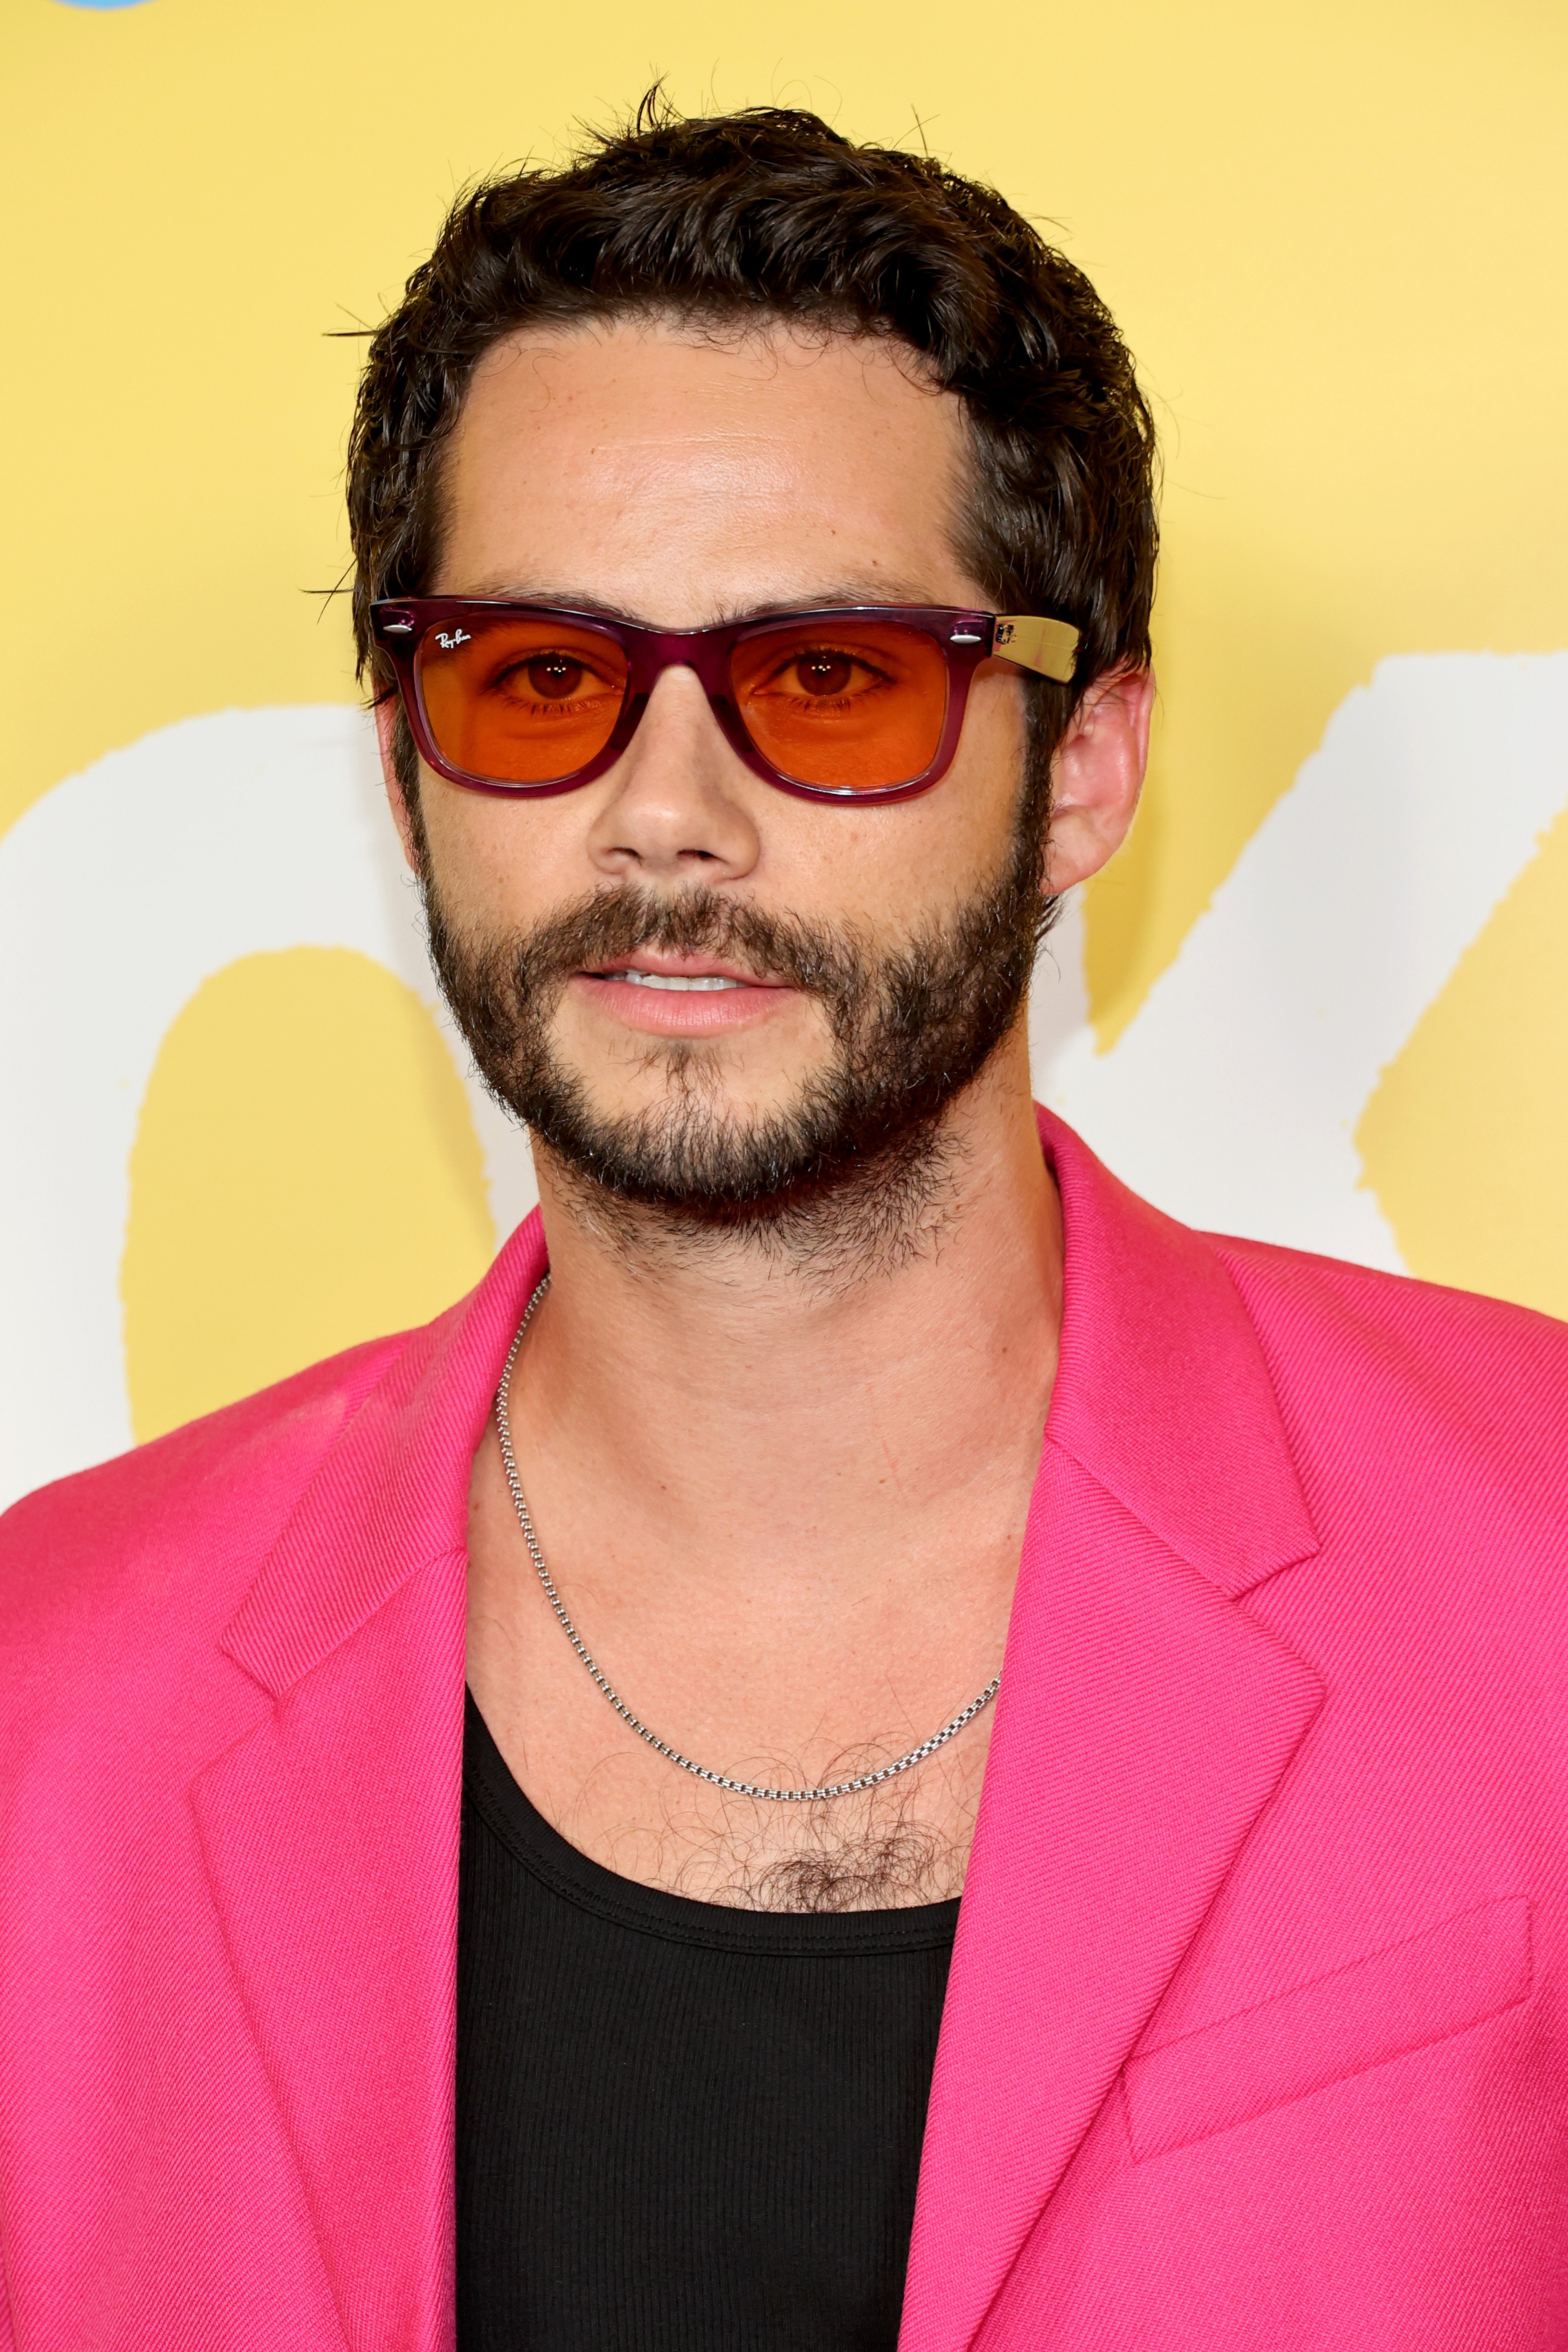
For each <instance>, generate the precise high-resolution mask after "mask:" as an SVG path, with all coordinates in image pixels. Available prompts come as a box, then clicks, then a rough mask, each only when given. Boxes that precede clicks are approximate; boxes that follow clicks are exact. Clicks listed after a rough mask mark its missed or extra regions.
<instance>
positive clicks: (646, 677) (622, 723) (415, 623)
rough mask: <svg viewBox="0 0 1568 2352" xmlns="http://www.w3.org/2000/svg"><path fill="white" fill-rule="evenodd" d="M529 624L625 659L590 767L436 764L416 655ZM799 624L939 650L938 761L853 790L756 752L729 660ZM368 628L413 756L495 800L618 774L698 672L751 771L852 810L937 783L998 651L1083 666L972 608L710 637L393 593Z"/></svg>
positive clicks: (924, 607) (592, 616) (1046, 673)
mask: <svg viewBox="0 0 1568 2352" xmlns="http://www.w3.org/2000/svg"><path fill="white" fill-rule="evenodd" d="M503 613H504V614H516V615H518V616H520V617H521V618H524V619H536V620H553V621H569V622H570V623H571V624H572V626H573V627H574V629H585V630H591V631H593V632H595V634H596V635H600V636H605V637H608V638H610V639H611V640H612V641H613V642H614V643H615V644H616V645H617V646H620V648H621V650H622V652H623V653H624V654H625V656H626V664H627V677H626V698H625V699H624V701H623V702H622V705H621V709H620V714H619V716H618V717H617V719H616V724H615V727H614V729H613V730H611V734H610V738H609V740H608V741H607V742H606V744H605V748H604V750H603V751H600V752H599V753H598V754H597V755H596V756H595V758H594V759H592V760H590V761H587V762H586V764H585V765H584V766H583V767H581V768H576V769H574V770H573V772H571V774H570V775H566V776H555V777H552V778H551V779H550V780H549V781H548V782H545V783H542V784H515V783H506V782H500V781H499V780H498V779H497V778H495V777H493V776H476V775H470V774H469V773H468V771H467V770H466V769H463V768H455V767H454V766H453V765H452V763H451V762H450V761H448V760H446V759H443V757H442V755H441V753H440V751H439V750H438V749H437V744H436V741H435V739H434V737H433V735H432V733H431V731H430V726H429V721H428V719H426V712H425V702H424V696H423V693H422V691H421V688H420V683H419V654H420V650H421V648H422V647H423V646H424V643H425V640H426V637H427V636H428V635H430V633H431V632H432V631H433V630H438V629H444V628H461V626H462V625H463V624H464V622H465V621H469V620H476V619H478V620H485V619H489V618H490V617H491V616H492V615H494V614H503ZM803 621H820V622H823V623H824V624H826V625H832V624H834V623H837V624H840V625H842V624H844V623H847V622H851V621H897V622H900V623H901V624H902V625H904V626H905V627H906V628H912V629H918V630H920V631H921V634H922V635H925V636H929V637H933V638H934V639H935V640H936V641H937V643H938V644H939V645H940V646H941V647H942V652H943V654H944V656H946V662H947V714H946V717H945V719H944V720H943V722H942V738H941V740H940V742H939V743H938V745H937V748H936V754H935V757H934V758H933V759H932V760H931V764H930V765H929V767H927V768H924V769H922V771H921V773H920V774H919V775H918V776H911V777H910V778H909V779H908V780H907V781H906V782H903V783H899V784H879V785H875V786H873V787H872V788H871V789H870V790H869V791H866V792H858V791H857V790H856V789H855V787H854V786H853V785H837V784H807V783H803V782H801V781H800V779H799V778H798V777H796V776H791V775H787V774H786V773H785V772H784V770H783V769H782V768H776V767H774V765H773V761H771V760H770V759H768V758H767V757H766V755H765V754H764V753H763V752H762V751H759V750H758V749H757V746H756V745H755V744H754V743H753V742H752V739H751V736H750V735H749V734H748V733H747V731H746V728H745V724H744V722H743V720H742V718H741V715H740V712H739V711H738V710H737V709H736V708H735V704H734V701H733V699H732V698H731V687H730V660H731V655H732V654H733V652H734V649H735V647H736V646H738V645H741V644H742V643H743V642H744V641H745V640H746V639H747V638H749V637H756V636H762V635H766V634H767V633H768V632H769V631H770V630H773V629H777V628H780V627H782V626H784V625H799V624H800V623H801V622H803ZM370 625H371V631H372V634H373V635H374V639H375V642H376V645H377V646H379V647H380V649H381V650H382V652H383V653H384V655H385V656H386V657H387V659H388V660H389V661H390V662H391V664H392V667H393V670H394V672H395V676H396V679H397V688H398V692H399V694H400V696H401V698H402V701H403V709H404V712H405V716H406V718H407V720H408V724H409V728H410V730H412V732H413V736H414V740H415V743H416V747H417V749H418V752H419V756H420V758H421V759H422V760H423V761H425V763H426V766H427V767H429V768H433V769H434V770H435V772H436V773H437V775H438V776H443V777H445V779H446V781H447V783H449V784H459V785H461V786H462V788H463V790H464V791H465V792H474V793H494V794H496V795H497V796H498V797H499V798H500V799H504V800H542V799H545V798H548V797H549V796H551V795H552V794H553V793H570V792H575V791H576V790H577V789H578V787H579V786H580V785H583V784H591V783H592V782H594V780H595V777H598V776H602V775H604V774H605V772H606V771H607V770H609V769H610V768H612V767H614V765H615V763H616V761H617V760H618V759H619V758H620V756H621V754H622V752H623V751H625V750H626V746H627V744H628V743H629V742H630V741H631V740H632V737H633V736H634V735H635V734H636V732H637V722H638V720H639V719H641V717H642V715H643V712H644V710H645V709H647V699H648V697H649V695H650V694H651V693H652V692H653V689H654V687H655V686H656V684H657V683H658V679H659V677H661V676H662V675H663V673H664V671H666V670H667V669H675V668H682V669H691V670H695V671H696V673H697V677H698V679H699V681H700V684H701V687H702V690H703V692H704V693H705V694H706V695H707V697H708V701H709V705H710V709H712V712H713V715H714V717H715V719H717V720H718V722H719V725H720V727H721V730H722V731H723V735H724V739H725V740H726V742H727V743H728V744H729V745H730V748H731V751H734V752H735V754H736V756H737V757H738V758H739V759H741V760H742V761H744V762H745V764H746V766H747V767H748V768H750V770H751V771H752V774H753V775H756V776H761V777H762V779H763V782H765V783H770V784H773V785H776V786H777V787H778V789H779V790H780V791H781V792H786V793H798V794H799V795H800V796H801V798H802V799H804V800H811V801H841V802H842V801H848V802H852V803H856V804H858V805H861V804H866V803H873V804H874V803H879V802H883V801H902V800H910V799H912V798H913V797H914V795H915V794H916V793H924V792H929V791H930V790H931V786H932V785H933V784H936V783H940V782H941V781H942V777H943V776H945V775H946V773H947V772H948V770H949V768H950V767H951V766H952V761H953V755H954V754H955V752H956V751H957V750H958V739H959V737H960V735H961V734H962V733H963V714H964V711H965V709H966V708H967V707H968V702H969V688H970V683H971V681H972V679H973V676H974V673H975V670H976V669H977V668H978V667H979V666H980V664H981V663H982V662H983V661H985V660H988V659H989V658H990V656H992V655H993V654H995V655H999V656H1001V658H1002V659H1003V660H1004V661H1010V662H1014V663H1016V664H1017V666H1018V667H1020V668H1023V669H1029V670H1034V671H1037V673H1038V674H1039V675H1040V676H1042V677H1050V678H1055V679H1056V680H1057V681H1058V684H1061V685H1067V684H1069V683H1070V682H1071V679H1072V677H1073V673H1074V667H1075V665H1076V662H1077V658H1078V648H1079V632H1078V630H1077V629H1076V628H1075V627H1074V626H1073V625H1072V623H1071V622H1070V621H1059V620H1047V619H1045V618H1043V617H1041V616H1039V615H1037V614H999V613H981V612H973V611H971V610H969V609H968V608H967V607H964V606H957V605H949V604H825V605H820V606H816V607H814V608H813V609H812V610H811V611H809V612H788V611H778V612H770V613H759V614H754V615H753V616H752V619H750V620H748V621H738V622H734V623H731V624H726V625H724V626H723V627H721V628H713V629H683V630H669V629H647V628H644V627H642V626H641V625H640V624H638V623H637V622H635V621H622V620H617V619H616V618H613V617H612V616H610V615H608V614H604V613H584V612H579V611H578V610H576V609H575V608H574V606H571V605H567V604H536V603H534V602H532V601H523V600H521V599H516V598H512V597H506V596H395V597H386V598H384V599H383V600H382V601H381V602H379V603H377V604H373V605H372V606H371V608H370Z"/></svg>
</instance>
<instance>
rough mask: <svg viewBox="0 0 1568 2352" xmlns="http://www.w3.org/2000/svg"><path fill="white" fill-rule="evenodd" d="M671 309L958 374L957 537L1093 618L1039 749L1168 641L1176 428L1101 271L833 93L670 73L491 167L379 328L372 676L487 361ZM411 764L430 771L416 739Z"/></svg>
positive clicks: (1028, 602)
mask: <svg viewBox="0 0 1568 2352" xmlns="http://www.w3.org/2000/svg"><path fill="white" fill-rule="evenodd" d="M638 315H645V316H661V317H670V318H675V319H678V320H685V321H690V322H693V323H700V324H703V325H707V326H717V327H719V328H721V329H726V328H728V329H736V328H739V329H741V330H742V331H743V330H745V329H746V328H748V327H765V326H766V325H767V324H768V323H769V322H771V321H773V320H782V321H786V322H788V323H789V324H791V325H793V326H795V327H796V328H804V329H805V330H806V331H808V332H811V331H820V332H824V333H843V332H847V333H851V334H858V335H868V336H889V337H892V338H894V339H896V340H897V341H900V342H901V343H903V344H904V345H906V346H907V347H908V349H909V350H910V351H911V352H915V353H916V354H918V356H919V359H920V361H921V368H922V373H923V374H924V376H925V379H926V380H927V381H928V382H930V383H935V384H937V385H939V386H941V387H942V389H943V390H944V391H948V392H952V393H954V394H957V396H958V397H959V399H960V400H961V401H962V402H963V413H964V416H965V419H966V422H967V426H968V434H969V441H970V447H971V454H972V457H973V478H972V482H971V486H970V492H969V497H968V499H967V502H966V506H965V509H964V511H963V515H962V516H961V518H960V520H959V527H958V537H959V546H958V549H957V552H958V553H959V555H960V556H961V558H962V559H963V562H965V563H966V565H967V567H968V569H969V570H970V571H971V572H973V576H974V578H975V579H976V580H977V581H978V582H979V583H980V584H981V586H982V587H983V588H984V591H985V593H986V594H987V595H988V596H990V597H993V598H994V600H995V604H996V607H997V609H998V611H1000V612H1014V613H1048V614H1058V615H1059V616H1060V617H1062V618H1063V619H1066V620H1069V621H1073V622H1075V623H1076V624H1077V625H1078V627H1079V631H1080V632H1081V645H1080V648H1079V666H1078V671H1077V675H1076V677H1075V678H1074V681H1073V683H1072V685H1071V686H1070V687H1060V686H1053V685H1052V684H1050V682H1049V681H1047V680H1045V679H1039V680H1037V681H1031V682H1030V684H1029V687H1028V691H1029V693H1030V695H1031V697H1032V698H1033V706H1034V707H1033V719H1034V726H1033V730H1032V732H1033V736H1034V749H1035V751H1036V754H1037V755H1038V754H1039V753H1040V752H1041V751H1045V752H1047V753H1048V751H1050V750H1051V749H1054V746H1055V743H1056V741H1057V740H1058V738H1059V735H1060V732H1061V730H1062V728H1063V727H1064V726H1065V725H1066V722H1067V719H1068V716H1069V714H1070V712H1071V710H1072V709H1073V707H1074V704H1075V702H1076V700H1077V698H1078V697H1079V695H1081V693H1082V691H1083V689H1084V688H1085V687H1086V686H1087V685H1088V684H1089V681H1090V680H1091V679H1093V678H1095V677H1100V676H1102V675H1103V674H1104V673H1105V672H1107V671H1109V670H1113V669H1118V668H1121V667H1145V666H1146V665H1147V664H1148V662H1149V659H1150V646H1149V615H1150V607H1151V605H1152V600H1153V590H1154V565H1155V557H1156V552H1157V547H1158V524H1157V520H1156V509H1155V481H1154V474H1155V444H1154V428H1153V423H1152V417H1151V415H1150V412H1149V406H1148V403H1147V401H1146V400H1145V399H1144V396H1143V394H1142V391H1141V390H1140V388H1139V385H1138V381H1137V377H1136V375H1135V373H1134V372H1133V366H1132V361H1131V356H1130V355H1129V353H1128V351H1127V348H1126V345H1125V344H1124V343H1123V341H1122V340H1121V335H1120V334H1119V332H1118V331H1117V328H1116V324H1115V321H1114V320H1112V319H1111V317H1110V312H1109V311H1108V310H1106V308H1105V305H1104V303H1103V302H1101V300H1100V297H1099V296H1098V294H1096V292H1095V290H1094V289H1093V287H1092V286H1091V285H1090V284H1089V280H1088V278H1086V277H1085V276H1084V275H1083V272H1082V271H1081V270H1079V269H1077V268H1074V267H1073V265H1072V263H1071V262H1070V261H1068V260H1067V259H1065V258H1064V257H1063V256H1062V255H1061V254H1060V253H1058V252H1057V251H1056V250H1055V249H1054V247H1050V246H1048V245H1047V244H1046V243H1045V241H1044V240H1043V238H1041V237H1040V236H1039V235H1038V234H1037V231H1036V230H1035V229H1034V228H1033V227H1031V226H1030V225H1029V223H1028V222H1027V221H1026V220H1025V219H1024V218H1023V216H1022V215H1020V214H1018V213H1016V212H1015V211H1014V209H1013V207H1012V206H1011V205H1008V204H1006V203H1005V202H1004V200H1003V199H1002V197H1000V196H999V195H997V194H995V192H994V190H992V189H990V188H986V187H983V186H981V185H979V184H977V183H976V182H974V181H973V180H966V179H963V178H962V177H961V176H960V175H959V174H958V173H956V172H951V171H949V170H947V169H946V167H945V166H944V165H942V163H937V162H935V161H933V160H932V159H931V158H930V157H928V156H923V155H910V154H905V153H902V152H900V151H899V150H898V149H895V148H887V147H860V146H857V145H855V144H854V143H853V142H851V141H850V140H847V139H845V138H841V137H840V136H839V134H838V132H837V131H833V130H831V129H829V127H828V125H827V124H826V122H824V121H821V120H820V119H819V118H818V117H817V116H816V115H815V114H806V113H800V112H796V111H795V110H793V109H789V108H784V107H756V108H752V109H748V110H746V111H744V112H742V113H738V114H727V115H716V116H708V117H695V118H690V119H686V118H682V117H680V116H678V115H677V114H675V113H674V112H673V111H672V110H670V109H669V108H668V107H667V106H666V105H665V104H664V102H663V100H661V98H660V97H659V94H658V91H657V90H654V91H650V92H649V94H648V96H647V98H645V99H644V100H643V102H642V104H641V106H640V107H639V109H638V110H637V117H636V120H635V121H633V122H632V123H631V124H629V125H628V126H627V127H626V129H625V130H624V131H618V132H615V133H611V134H608V135H602V136H595V138H594V139H593V140H592V141H591V142H590V143H589V145H588V146H587V147H586V148H585V149H584V152H582V153H581V154H579V155H578V156H577V157H576V159H575V160H574V161H573V162H572V163H569V164H568V165H567V167H566V168H565V169H564V170H563V171H559V172H535V171H524V172H519V173H514V174H513V175H511V176H510V177H509V178H503V179H496V180H490V181H487V182H485V183H484V184H482V185H480V186H479V187H476V188H474V189H473V190H471V191H470V192H469V193H468V194H465V195H463V196H461V197H460V198H459V199H458V203H457V204H456V205H454V206H453V208H452V210H451V212H450V214H449V215H448V216H447V221H446V223H445V225H444V226H443V228H442V230H441V234H440V236H439V237H438V238H437V242H436V249H435V251H434V252H433V253H432V255H431V256H430V258H429V260H428V261H426V262H425V263H424V264H422V266H421V267H420V268H418V269H416V271H415V273H414V275H413V277H412V278H410V279H409V280H408V284H407V287H406V289H405V293H404V298H403V300H402V301H401V302H400V303H399V304H398V306H397V308H396V310H395V311H394V312H393V313H392V315H391V316H390V318H388V319H387V320H386V322H385V324H384V326H382V327H381V328H380V329H379V330H378V331H377V332H376V333H375V335H374V337H373V339H372V341H371V344H370V349H369V352H368V356H367V360H366V364H365V369H364V373H363V378H362V380H361V383H360V389H359V400H358V404H357V406H356V409H355V412H354V420H353V431H352V434H351V436H350V442H349V469H348V504H349V527H350V533H351V537H352V540H353V557H354V576H353V618H354V634H355V639H356V643H357V646H358V652H359V666H360V675H361V676H362V677H363V676H364V674H365V672H366V670H367V669H369V670H370V672H371V677H372V684H373V688H374V691H375V692H376V694H377V696H378V698H379V697H380V696H382V695H384V694H385V693H386V692H387V691H388V690H389V688H390V686H391V679H390V676H383V675H382V674H381V671H380V667H379V666H378V657H377V656H376V655H375V652H374V648H373V646H372V642H371V636H370V630H369V609H370V606H371V604H373V603H374V600H375V599H376V598H377V597H381V596H415V595H418V594H420V593H423V592H424V591H426V588H427V586H428V583H429V582H430V580H431V578H432V577H433V575H434V572H435V570H436V566H437V561H438V557H439V551H440V537H441V530H442V523H443V506H442V467H441V459H442V453H443V450H444V448H445V445H446V442H447V437H448V436H449V435H450V433H451V431H452V428H453V426H454V425H455V424H456V422H457V419H458V414H459V412H460V410H461V407H462V404H463V398H464V395H465V394H466V392H467V390H468V383H469V381H470V379H471V377H472V375H473V372H474V369H475V367H476V365H477V364H478V362H479V360H480V359H481V358H482V357H483V355H484V354H485V352H488V351H489V349H490V347H491V346H492V344H494V343H497V342H499V341H500V340H501V339H502V338H503V337H504V336H507V335H509V334H511V333H513V332H515V331H517V330H518V329H520V328H524V327H533V326H570V325H572V324H574V323H575V322H578V321H582V320H595V319H599V320H603V319H614V318H623V317H635V316H638ZM400 753H401V756H400V759H399V770H400V772H405V771H406V773H405V782H408V783H410V784H412V782H414V772H413V771H414V761H413V745H412V743H411V742H410V741H407V740H405V741H404V742H403V743H402V745H401V746H400Z"/></svg>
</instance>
